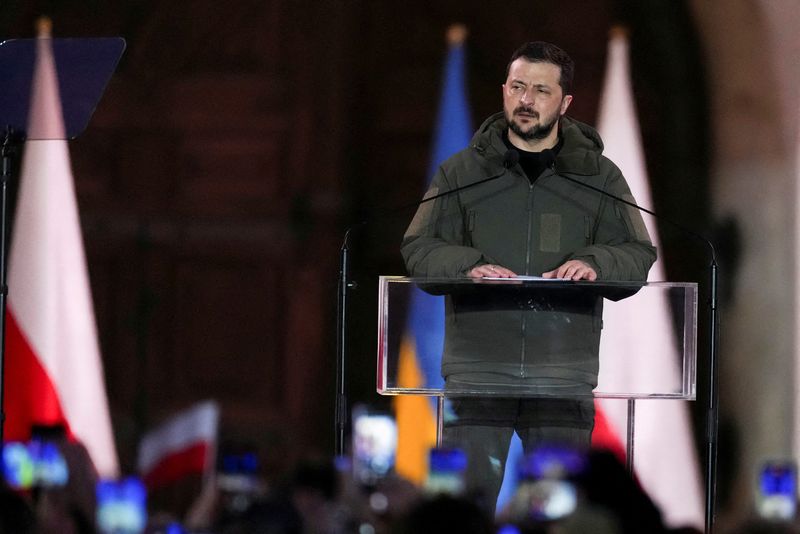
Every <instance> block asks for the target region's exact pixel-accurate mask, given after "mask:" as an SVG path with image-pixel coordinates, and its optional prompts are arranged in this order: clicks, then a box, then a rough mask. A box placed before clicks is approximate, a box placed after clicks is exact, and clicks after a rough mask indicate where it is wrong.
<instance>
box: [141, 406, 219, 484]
mask: <svg viewBox="0 0 800 534" xmlns="http://www.w3.org/2000/svg"><path fill="white" fill-rule="evenodd" d="M218 426H219V406H218V405H217V403H215V402H214V401H205V402H202V403H199V404H196V405H195V406H193V407H191V408H189V409H188V410H185V411H183V412H181V413H179V414H178V415H176V416H175V417H173V418H171V419H169V420H167V421H165V422H164V423H163V424H161V426H159V427H158V428H156V429H154V430H152V431H150V432H148V433H147V434H146V435H145V436H144V438H142V442H141V444H140V445H139V458H138V461H137V469H138V471H139V474H140V475H141V476H142V479H143V480H144V483H145V485H146V486H147V487H148V488H150V489H152V488H157V487H160V486H163V485H165V484H169V483H170V482H174V481H176V480H179V479H181V478H183V477H185V476H187V475H190V474H193V473H196V474H208V473H210V472H211V470H212V469H213V466H214V459H215V457H216V445H217V428H218Z"/></svg>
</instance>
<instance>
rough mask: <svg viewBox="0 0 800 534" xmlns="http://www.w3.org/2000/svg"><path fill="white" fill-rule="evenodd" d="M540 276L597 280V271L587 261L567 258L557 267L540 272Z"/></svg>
mask: <svg viewBox="0 0 800 534" xmlns="http://www.w3.org/2000/svg"><path fill="white" fill-rule="evenodd" d="M542 278H563V279H565V280H589V281H591V282H593V281H595V280H597V273H596V272H595V271H594V269H592V268H591V267H590V266H589V264H588V263H586V262H583V261H581V260H569V261H568V262H566V263H565V264H564V265H562V266H561V267H559V268H558V269H553V270H552V271H548V272H546V273H542Z"/></svg>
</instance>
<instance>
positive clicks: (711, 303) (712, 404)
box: [558, 174, 719, 534]
mask: <svg viewBox="0 0 800 534" xmlns="http://www.w3.org/2000/svg"><path fill="white" fill-rule="evenodd" d="M558 176H559V177H561V178H564V179H565V180H569V181H570V182H573V183H575V184H578V185H580V186H582V187H586V188H588V189H591V190H592V191H596V192H598V193H600V194H601V195H605V196H608V197H611V198H613V199H614V200H617V201H619V202H622V203H623V204H627V205H628V206H631V207H632V208H635V209H637V210H639V211H643V212H645V213H648V214H650V215H652V216H653V217H655V218H656V219H658V220H660V221H664V222H666V223H668V224H670V225H672V226H674V227H675V228H677V229H678V230H680V231H682V232H684V233H686V234H689V235H691V236H692V237H695V238H697V239H699V240H701V241H702V242H704V243H705V244H706V245H707V246H708V249H709V252H710V255H711V263H710V265H709V273H710V288H709V298H708V313H709V325H708V335H709V343H708V367H709V370H708V390H707V393H708V399H707V411H706V495H705V497H706V502H705V531H704V532H705V533H706V534H711V533H712V532H713V530H714V517H715V514H716V510H715V507H716V492H717V448H718V439H717V438H718V433H719V385H718V382H719V363H718V358H717V351H718V344H719V317H718V307H719V305H718V301H717V296H718V285H719V265H718V264H717V259H716V251H715V249H714V244H713V243H712V242H711V241H710V240H708V239H706V238H705V237H703V236H702V235H700V234H698V233H697V232H695V231H694V230H690V229H689V228H686V227H685V226H683V225H680V224H678V223H676V222H674V221H671V220H669V219H667V218H665V217H661V216H659V215H658V214H656V213H654V212H652V211H650V210H649V209H647V208H643V207H641V206H639V205H637V204H635V203H633V202H630V201H628V200H625V199H624V198H620V197H618V196H616V195H613V194H611V193H609V192H607V191H604V190H603V189H600V188H599V187H595V186H593V185H589V184H587V183H584V182H581V181H579V180H576V179H574V178H570V177H569V176H565V175H563V174H559V175H558Z"/></svg>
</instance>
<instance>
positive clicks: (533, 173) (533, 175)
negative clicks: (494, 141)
mask: <svg viewBox="0 0 800 534" xmlns="http://www.w3.org/2000/svg"><path fill="white" fill-rule="evenodd" d="M503 142H504V143H505V144H506V147H508V149H509V150H516V151H517V152H519V164H520V166H522V170H523V171H525V176H527V177H528V180H530V182H531V183H533V182H535V181H536V179H537V178H539V176H541V174H542V172H544V170H545V169H546V168H547V167H548V166H549V165H550V164H551V163H552V161H553V158H554V157H555V156H556V155H557V154H558V152H559V151H560V150H561V147H562V146H563V145H564V141H563V139H561V136H560V135H559V136H558V143H556V146H554V147H553V148H552V149H551V150H552V154H547V153H545V152H528V151H527V150H520V149H519V148H517V147H515V146H514V145H512V144H511V141H509V139H508V132H503Z"/></svg>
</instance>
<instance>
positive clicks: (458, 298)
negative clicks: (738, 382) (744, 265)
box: [377, 276, 697, 400]
mask: <svg viewBox="0 0 800 534" xmlns="http://www.w3.org/2000/svg"><path fill="white" fill-rule="evenodd" d="M378 310H379V317H378V325H379V326H378V369H377V371H378V377H377V389H378V393H380V394H383V395H402V394H416V395H437V396H457V395H466V396H472V395H475V396H484V395H488V396H493V395H494V396H515V397H517V396H557V397H569V396H583V395H593V396H595V397H607V398H627V399H645V398H648V399H652V398H665V399H683V400H694V399H695V379H696V377H695V372H696V339H697V284H690V283H672V282H648V283H641V282H638V283H633V282H586V281H580V282H573V281H561V280H557V281H554V280H543V279H533V278H531V279H527V278H525V279H519V278H515V279H481V280H472V279H431V278H406V277H396V276H383V277H381V278H380V284H379V305H378ZM445 377H447V378H446V379H445Z"/></svg>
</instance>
